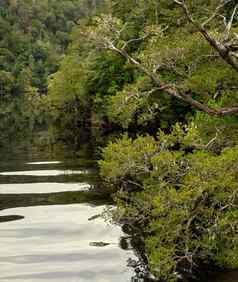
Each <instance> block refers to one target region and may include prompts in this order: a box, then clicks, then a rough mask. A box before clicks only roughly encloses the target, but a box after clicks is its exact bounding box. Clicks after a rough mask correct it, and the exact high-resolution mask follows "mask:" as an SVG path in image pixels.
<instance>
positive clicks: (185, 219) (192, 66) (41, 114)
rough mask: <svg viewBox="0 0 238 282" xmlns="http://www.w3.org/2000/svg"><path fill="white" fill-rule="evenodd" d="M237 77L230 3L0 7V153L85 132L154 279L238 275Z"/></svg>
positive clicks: (79, 1)
mask: <svg viewBox="0 0 238 282" xmlns="http://www.w3.org/2000/svg"><path fill="white" fill-rule="evenodd" d="M237 73H238V4H237V0H209V1H204V0H196V1H193V0H127V1H125V0H120V1H118V0H104V1H103V0H101V1H95V0H94V1H93V0H67V1H63V0H60V1H59V0H58V1H56V0H35V1H34V0H21V1H18V0H0V118H1V123H0V132H1V136H0V146H6V144H8V142H11V141H12V140H15V139H17V138H23V137H24V136H26V134H29V132H32V131H37V130H42V129H48V130H49V131H50V132H51V134H54V135H55V136H56V137H55V138H61V139H63V140H65V142H69V143H72V142H74V141H75V140H80V138H81V134H82V133H80V132H82V131H81V130H82V129H85V131H87V132H90V135H91V137H92V138H93V142H94V146H95V151H96V155H97V158H98V168H99V172H100V178H101V181H102V183H103V184H102V185H101V189H106V190H107V191H108V193H110V195H111V196H112V197H113V200H114V202H115V204H116V209H115V210H113V212H112V213H113V220H114V221H115V222H118V223H121V222H123V223H127V225H128V227H129V228H130V229H132V230H134V232H136V233H137V234H138V236H139V237H140V240H141V242H142V245H143V247H142V249H143V253H144V257H145V260H146V264H147V265H148V269H149V272H150V277H152V278H153V279H154V281H166V282H175V281H181V280H182V281H193V280H192V279H194V277H197V276H199V275H200V271H201V269H209V270H211V271H212V270H217V269H218V270H224V269H237V268H238V209H237V208H238V74H237ZM152 278H151V279H152ZM186 279H188V280H186Z"/></svg>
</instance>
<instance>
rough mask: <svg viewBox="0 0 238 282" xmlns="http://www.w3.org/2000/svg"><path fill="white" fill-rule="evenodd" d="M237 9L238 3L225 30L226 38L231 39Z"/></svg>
mask: <svg viewBox="0 0 238 282" xmlns="http://www.w3.org/2000/svg"><path fill="white" fill-rule="evenodd" d="M237 9H238V4H237V5H236V6H235V8H234V10H233V13H232V15H231V18H230V21H229V22H228V24H227V26H226V30H225V32H224V40H228V39H229V36H230V31H231V27H232V24H233V21H234V17H235V15H236V12H237Z"/></svg>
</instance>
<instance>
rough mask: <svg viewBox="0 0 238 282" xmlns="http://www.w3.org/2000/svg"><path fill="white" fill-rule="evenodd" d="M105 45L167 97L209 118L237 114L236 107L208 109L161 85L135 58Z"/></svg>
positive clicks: (176, 89)
mask: <svg viewBox="0 0 238 282" xmlns="http://www.w3.org/2000/svg"><path fill="white" fill-rule="evenodd" d="M107 45H108V49H110V50H111V51H113V52H116V53H117V54H119V55H120V56H122V57H124V58H125V59H126V60H127V61H128V62H129V63H130V64H132V65H134V66H135V67H137V68H138V69H139V70H140V71H141V72H142V73H144V74H145V75H147V76H148V77H150V79H151V80H152V82H153V83H154V84H155V86H156V87H157V90H158V91H163V92H165V93H167V94H168V95H169V96H171V97H174V98H176V99H179V100H181V101H183V102H185V103H187V104H189V105H190V106H191V107H193V108H195V109H197V110H199V111H202V112H204V113H207V114H208V115H210V116H216V117H224V116H229V115H233V114H236V113H238V106H236V107H227V108H220V109H218V108H214V107H210V106H208V105H206V104H203V103H201V102H199V101H197V100H195V99H193V98H192V97H191V96H190V95H187V94H184V93H182V92H181V91H180V90H179V89H178V88H177V87H176V86H175V85H173V84H165V83H163V82H162V81H161V80H160V79H159V78H158V76H157V75H156V74H155V73H153V72H152V71H150V70H149V69H147V68H146V67H145V66H143V65H142V64H141V63H140V62H139V61H137V60H136V59H135V58H133V57H132V56H130V55H129V54H128V53H127V52H126V51H125V50H124V49H120V48H118V47H116V46H115V45H114V44H113V43H112V42H109V43H108V44H107Z"/></svg>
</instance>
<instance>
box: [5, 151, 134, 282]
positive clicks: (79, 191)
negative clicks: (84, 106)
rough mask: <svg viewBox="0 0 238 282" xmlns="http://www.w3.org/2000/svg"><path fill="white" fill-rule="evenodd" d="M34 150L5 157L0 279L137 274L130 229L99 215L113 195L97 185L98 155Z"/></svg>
mask: <svg viewBox="0 0 238 282" xmlns="http://www.w3.org/2000/svg"><path fill="white" fill-rule="evenodd" d="M29 156H32V154H28V157H27V158H26V154H25V153H24V154H23V155H22V156H21V155H20V154H19V152H18V155H17V160H16V161H15V160H14V159H13V158H12V157H5V161H4V162H1V163H0V171H1V172H0V248H1V254H0V269H1V271H0V281H3V282H9V281H14V282H15V281H16V282H18V281H19V282H20V281H21V282H23V281H24V282H25V281H30V282H38V281H41V282H42V281H46V282H48V281H51V282H52V281H53V282H54V281H57V282H61V281H62V282H66V281H67V282H74V281H75V282H76V281H77V282H81V281H82V282H86V281H90V282H94V281H95V282H126V281H128V282H129V281H131V277H132V276H133V269H132V268H131V267H129V266H128V260H129V258H134V253H133V250H132V249H131V248H130V246H129V245H130V244H129V243H128V245H127V246H126V245H125V240H126V239H125V237H126V236H127V235H126V234H125V233H124V232H123V231H122V230H121V228H120V227H119V226H115V225H109V224H108V223H107V222H105V221H104V220H103V219H102V217H100V216H98V215H99V214H101V213H102V211H103V210H104V209H105V208H106V205H107V204H110V203H111V200H110V198H108V197H106V196H105V195H103V193H101V192H98V191H94V190H92V187H93V186H94V184H95V183H96V182H97V175H96V174H95V169H94V168H93V166H92V164H93V163H94V162H93V161H91V160H90V159H84V154H83V153H80V154H78V155H77V156H78V157H80V158H77V159H76V160H75V159H72V160H70V158H69V154H67V158H65V157H64V156H61V155H60V154H56V155H54V154H52V153H51V156H49V155H48V156H47V154H42V152H40V153H39V154H37V153H36V150H35V149H34V157H32V158H31V157H29ZM71 156H72V155H71ZM6 160H7V161H6ZM56 160H57V161H56ZM88 172H90V173H88ZM123 242H124V243H123Z"/></svg>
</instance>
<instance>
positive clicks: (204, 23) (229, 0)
mask: <svg viewBox="0 0 238 282" xmlns="http://www.w3.org/2000/svg"><path fill="white" fill-rule="evenodd" d="M229 2H231V0H228V1H224V0H221V1H220V4H219V5H218V6H217V7H216V9H215V11H214V13H213V14H212V15H211V17H210V18H208V19H207V20H206V21H205V22H203V24H202V27H205V26H206V25H207V24H208V23H209V22H210V21H212V20H213V19H214V18H215V17H216V16H218V15H219V14H218V12H219V11H220V9H221V8H223V7H224V6H225V5H226V4H228V3H229Z"/></svg>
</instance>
